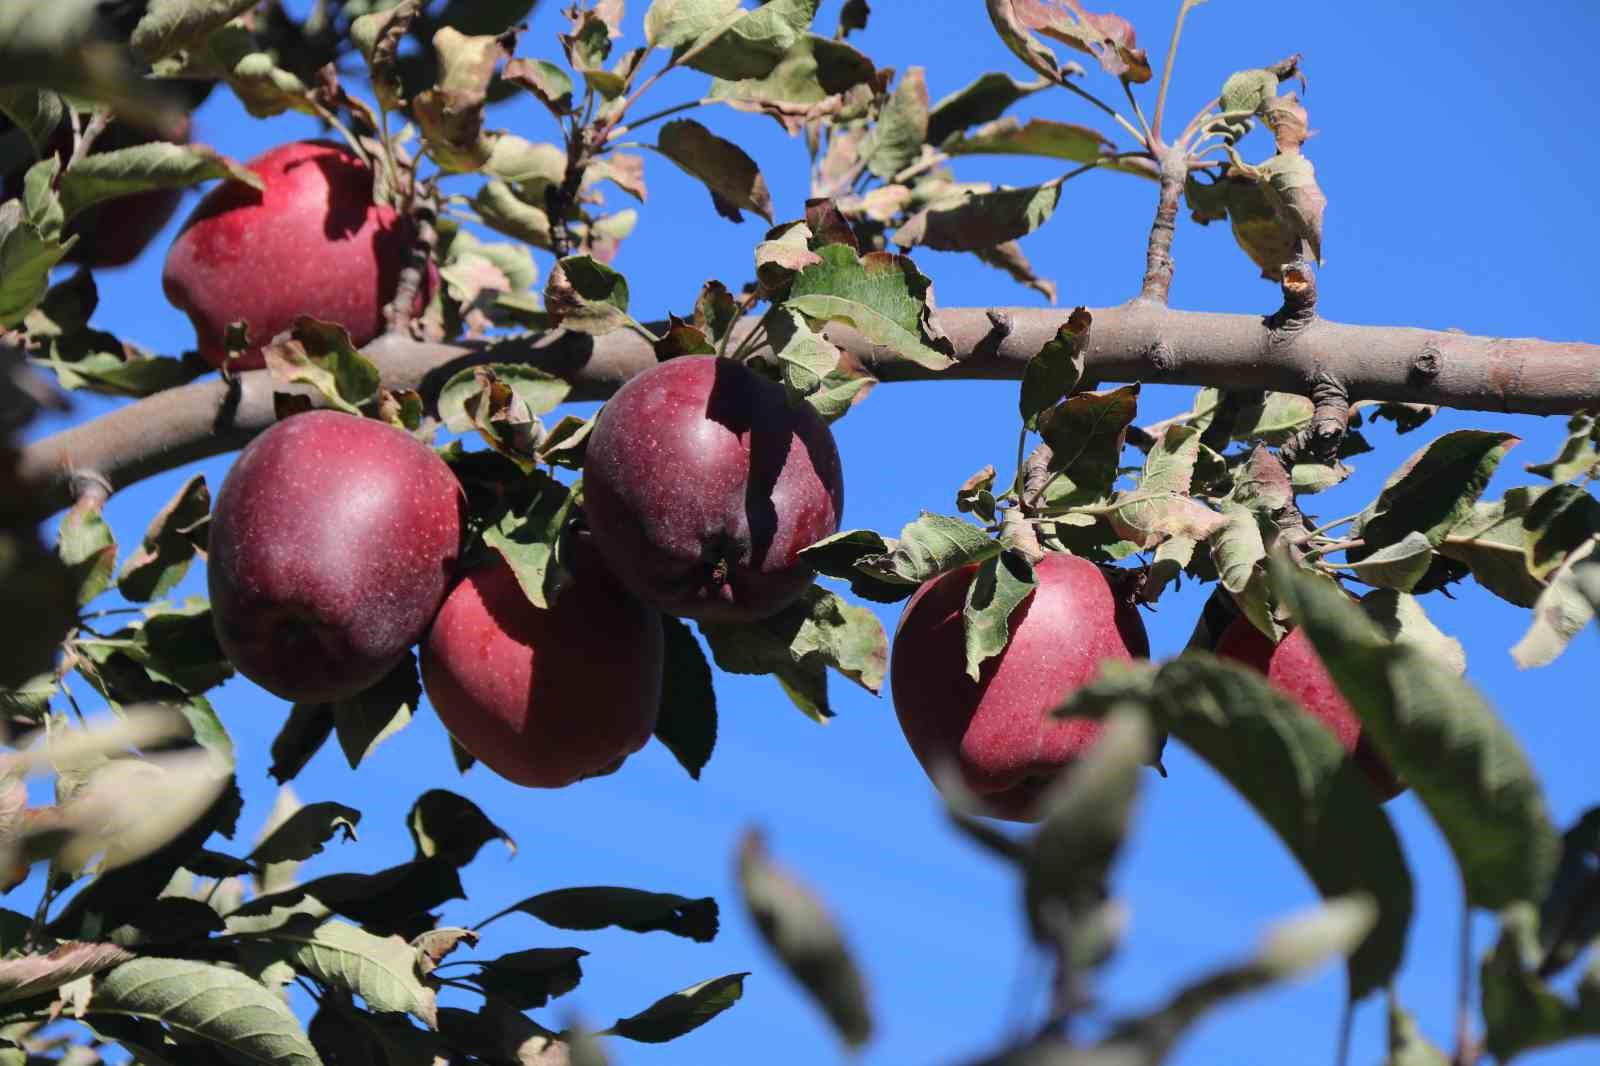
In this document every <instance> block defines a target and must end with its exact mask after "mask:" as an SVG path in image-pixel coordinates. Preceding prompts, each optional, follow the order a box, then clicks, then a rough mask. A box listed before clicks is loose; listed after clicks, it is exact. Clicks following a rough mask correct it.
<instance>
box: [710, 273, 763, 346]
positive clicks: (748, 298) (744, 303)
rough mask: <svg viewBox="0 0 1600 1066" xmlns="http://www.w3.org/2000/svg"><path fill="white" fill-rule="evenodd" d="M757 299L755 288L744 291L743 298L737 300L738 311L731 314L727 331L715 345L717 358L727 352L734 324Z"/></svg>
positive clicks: (746, 312) (747, 311)
mask: <svg viewBox="0 0 1600 1066" xmlns="http://www.w3.org/2000/svg"><path fill="white" fill-rule="evenodd" d="M758 299H759V297H758V296H757V295H756V293H755V290H754V289H752V290H750V291H749V292H747V293H745V295H744V298H743V299H741V300H740V301H739V308H738V313H737V314H735V315H734V316H733V322H730V323H729V324H728V331H727V332H726V333H724V334H723V335H722V340H721V342H720V343H719V344H718V345H717V358H719V359H721V358H723V357H725V356H726V355H727V354H728V342H729V341H731V340H732V339H733V327H734V325H735V324H736V323H738V321H739V320H740V319H741V318H743V317H744V316H745V315H746V314H748V313H749V311H750V309H751V308H752V307H754V306H755V305H756V300H758ZM747 336H748V335H747Z"/></svg>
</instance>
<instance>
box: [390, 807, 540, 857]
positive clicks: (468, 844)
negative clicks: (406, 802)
mask: <svg viewBox="0 0 1600 1066" xmlns="http://www.w3.org/2000/svg"><path fill="white" fill-rule="evenodd" d="M406 827H407V828H409V829H410V830H411V840H412V842H413V843H414V844H415V845H416V848H417V858H419V859H427V858H432V857H434V856H439V857H440V858H443V859H444V860H445V861H446V862H449V863H451V864H452V865H454V866H465V865H466V864H467V863H469V862H471V861H472V860H473V859H475V858H477V855H478V852H479V850H480V849H482V847H483V846H484V845H485V844H487V843H489V841H491V840H498V841H501V842H502V843H504V844H505V846H506V850H507V851H508V852H510V853H511V854H512V855H515V854H516V853H517V842H516V841H515V840H512V839H511V834H509V833H507V832H506V831H505V830H504V829H501V828H500V827H499V826H498V825H496V824H495V823H494V822H492V821H491V820H490V819H489V816H488V815H487V814H484V813H483V809H482V808H481V807H479V806H478V805H477V804H476V803H473V802H472V801H471V800H469V799H467V798H466V797H465V796H458V795H457V794H456V793H454V792H449V791H447V790H445V789H442V788H431V789H429V790H428V791H426V792H424V793H423V794H422V795H420V796H418V797H417V801H416V802H415V803H413V804H412V805H411V813H410V814H408V815H406Z"/></svg>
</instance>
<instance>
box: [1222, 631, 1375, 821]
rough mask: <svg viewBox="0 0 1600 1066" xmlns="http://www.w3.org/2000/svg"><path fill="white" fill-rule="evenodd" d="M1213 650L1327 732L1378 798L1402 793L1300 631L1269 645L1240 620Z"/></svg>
mask: <svg viewBox="0 0 1600 1066" xmlns="http://www.w3.org/2000/svg"><path fill="white" fill-rule="evenodd" d="M1216 651H1217V654H1218V655H1220V656H1221V657H1223V658H1225V659H1232V660H1234V661H1235V662H1240V663H1244V664H1245V665H1247V666H1252V667H1254V668H1255V669H1257V670H1259V671H1260V672H1261V673H1263V674H1265V675H1267V680H1268V681H1270V682H1271V683H1272V684H1273V686H1274V687H1276V688H1277V689H1278V690H1279V691H1280V692H1283V693H1285V694H1287V695H1288V696H1290V697H1292V698H1293V699H1294V701H1295V702H1296V703H1298V704H1299V705H1300V706H1301V707H1303V708H1305V710H1306V711H1307V712H1308V713H1309V714H1310V715H1311V716H1312V717H1314V718H1316V719H1317V721H1319V722H1321V723H1322V724H1323V725H1325V726H1327V727H1328V728H1329V729H1330V730H1332V731H1333V735H1334V736H1335V737H1337V738H1338V740H1339V746H1340V747H1342V748H1344V750H1345V753H1346V754H1348V755H1349V756H1350V757H1351V758H1352V759H1353V760H1354V761H1355V764H1356V765H1357V766H1359V767H1361V770H1362V772H1363V773H1365V774H1366V775H1367V777H1368V779H1369V780H1371V782H1372V787H1373V790H1374V791H1375V792H1376V793H1377V794H1378V798H1379V799H1381V800H1391V799H1393V798H1394V797H1395V796H1398V795H1399V794H1400V793H1401V792H1404V791H1405V786H1404V785H1403V784H1401V783H1400V780H1399V779H1398V778H1397V777H1396V776H1395V773H1394V771H1393V770H1392V769H1391V768H1390V767H1389V764H1388V763H1387V762H1386V761H1385V760H1384V758H1383V756H1382V755H1380V754H1379V753H1378V752H1376V751H1374V750H1373V749H1372V746H1371V745H1370V744H1368V743H1367V740H1366V738H1365V737H1364V736H1362V734H1361V718H1360V716H1359V715H1357V714H1356V712H1355V710H1354V709H1353V708H1351V706H1350V704H1349V703H1348V702H1347V701H1346V700H1345V698H1344V696H1343V695H1341V694H1340V692H1339V688H1338V686H1337V685H1335V684H1334V683H1333V678H1332V677H1330V676H1329V675H1328V669H1327V667H1325V666H1323V665H1322V660H1321V659H1319V658H1318V657H1317V651H1316V649H1315V648H1313V647H1312V646H1311V640H1310V638H1308V637H1307V636H1306V634H1305V631H1304V630H1302V629H1295V630H1291V631H1290V632H1289V635H1288V636H1286V637H1284V638H1283V640H1281V641H1279V642H1278V644H1277V645H1276V646H1274V645H1273V643H1272V640H1271V639H1270V638H1269V637H1268V636H1267V635H1266V634H1265V633H1263V632H1261V630H1259V629H1257V628H1256V627H1255V626H1254V625H1252V624H1251V622H1250V619H1248V618H1245V617H1244V616H1242V615H1241V616H1240V617H1238V618H1236V619H1234V620H1233V622H1232V623H1231V624H1230V625H1229V626H1228V628H1227V629H1225V630H1223V631H1222V639H1220V640H1219V641H1217V649H1216Z"/></svg>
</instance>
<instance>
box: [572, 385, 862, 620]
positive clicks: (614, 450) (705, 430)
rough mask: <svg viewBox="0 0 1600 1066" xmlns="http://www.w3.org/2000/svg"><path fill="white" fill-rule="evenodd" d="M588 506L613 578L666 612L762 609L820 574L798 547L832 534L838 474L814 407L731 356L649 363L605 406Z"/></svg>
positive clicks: (769, 609) (587, 481) (703, 614)
mask: <svg viewBox="0 0 1600 1066" xmlns="http://www.w3.org/2000/svg"><path fill="white" fill-rule="evenodd" d="M583 488H584V510H585V512H586V513H587V515H588V518H589V525H590V527H591V528H592V529H593V531H594V539H595V543H596V544H597V545H598V547H599V549H600V552H601V554H602V555H604V556H605V559H606V562H607V563H608V564H609V565H610V567H611V569H612V570H613V571H615V573H616V574H617V576H618V578H619V579H620V580H621V581H622V583H623V584H624V585H626V586H627V587H628V588H629V589H630V590H632V591H633V593H634V594H635V595H637V596H638V597H639V598H640V599H642V600H644V601H645V602H646V603H648V604H650V605H651V606H653V607H655V608H657V609H659V610H661V611H665V612H666V613H668V614H675V615H682V616H684V617H688V618H700V619H705V620H707V621H716V622H741V621H751V620H754V619H757V618H764V617H766V616H768V615H770V614H773V613H774V612H776V611H778V610H780V609H781V608H783V607H784V606H785V605H787V604H788V603H790V602H791V601H793V600H794V598H795V597H796V596H798V595H800V593H801V592H802V591H804V590H805V588H806V586H807V585H809V584H810V583H811V579H812V577H813V576H814V573H813V571H812V569H811V568H810V567H809V566H807V565H806V563H805V562H804V560H802V559H801V558H800V551H801V549H803V548H805V547H807V546H809V545H811V544H813V543H815V542H816V541H819V540H821V539H822V538H823V537H826V536H829V535H830V534H833V533H835V532H837V531H838V529H839V519H840V516H841V515H842V514H843V511H844V475H843V473H842V471H841V470H840V467H839V453H838V450H837V449H836V448H835V447H834V443H833V434H832V433H830V432H829V431H828V427H827V425H826V424H825V423H824V422H823V421H822V419H821V418H819V417H818V416H817V414H816V412H815V411H813V410H812V409H811V407H810V405H809V404H806V403H803V402H791V401H790V399H789V396H788V393H787V392H786V391H785V390H784V388H783V387H782V386H781V385H778V384H777V383H775V382H772V381H769V380H767V379H766V378H763V377H761V376H760V375H759V374H757V373H756V372H755V371H753V370H750V369H749V368H747V367H745V366H743V365H741V364H739V363H736V362H734V361H732V360H730V359H719V358H716V357H714V356H685V357H681V358H678V359H672V360H669V361H667V362H665V363H661V364H659V365H657V366H654V367H652V368H650V369H649V370H646V371H645V372H644V373H642V374H640V375H638V376H637V377H634V378H633V379H632V380H630V381H629V382H628V383H627V384H625V385H623V386H622V388H621V389H620V390H618V391H617V394H616V395H615V396H613V397H612V398H611V399H610V400H609V401H608V402H607V403H606V405H605V407H604V408H602V409H601V412H600V417H599V419H598V420H597V421H596V423H595V427H594V432H593V433H592V435H591V436H590V438H589V445H588V452H587V455H586V458H585V460H584V466H583Z"/></svg>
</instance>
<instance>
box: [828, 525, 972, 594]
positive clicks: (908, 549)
mask: <svg viewBox="0 0 1600 1066" xmlns="http://www.w3.org/2000/svg"><path fill="white" fill-rule="evenodd" d="M873 535H874V536H875V535H876V534H873ZM836 539H837V538H829V540H827V541H822V542H820V543H822V544H828V543H831V542H833V541H835V540H836ZM886 544H887V542H886ZM1000 547H1001V545H1000V542H999V541H998V540H995V539H994V538H993V537H991V536H989V534H988V533H985V532H984V531H983V530H982V529H981V528H979V527H978V526H975V525H973V524H972V523H970V522H963V521H962V520H961V519H959V518H950V517H947V516H945V515H938V514H931V513H929V512H927V511H924V512H922V514H921V515H920V516H919V517H918V518H917V519H916V521H914V522H911V523H909V524H908V525H906V527H905V528H903V529H902V530H900V539H899V540H897V541H895V542H893V543H892V544H889V545H888V551H887V552H886V553H885V554H881V555H866V556H862V557H859V558H858V559H857V560H856V562H855V566H856V568H857V569H859V570H861V571H862V572H863V573H866V574H868V575H870V576H872V577H876V578H879V579H880V580H883V581H891V582H896V583H899V584H905V585H920V584H922V583H923V582H924V581H928V580H930V579H932V578H935V577H938V576H939V575H940V574H943V573H947V572H948V571H951V570H955V569H957V568H959V567H963V566H967V565H968V564H971V563H977V562H982V561H983V560H984V559H987V558H989V557H990V556H992V555H998V554H1000Z"/></svg>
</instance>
